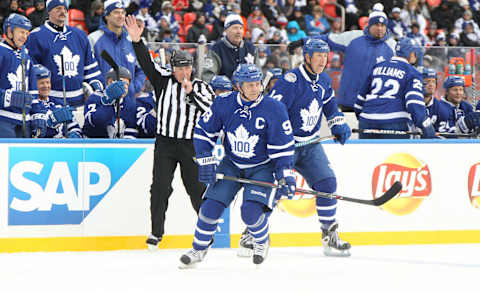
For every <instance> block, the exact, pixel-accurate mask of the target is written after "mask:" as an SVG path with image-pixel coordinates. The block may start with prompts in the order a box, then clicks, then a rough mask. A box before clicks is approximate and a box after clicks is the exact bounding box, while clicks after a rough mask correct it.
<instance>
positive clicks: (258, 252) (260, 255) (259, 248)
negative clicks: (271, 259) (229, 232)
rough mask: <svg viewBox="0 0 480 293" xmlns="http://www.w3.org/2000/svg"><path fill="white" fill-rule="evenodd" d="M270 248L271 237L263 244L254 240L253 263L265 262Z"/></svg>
mask: <svg viewBox="0 0 480 293" xmlns="http://www.w3.org/2000/svg"><path fill="white" fill-rule="evenodd" d="M269 248H270V238H269V239H268V240H267V242H265V243H262V244H259V243H256V242H253V263H254V264H256V265H257V266H258V265H260V264H261V263H263V261H264V260H265V259H266V258H267V255H268V249H269Z"/></svg>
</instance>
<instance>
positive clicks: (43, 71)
mask: <svg viewBox="0 0 480 293" xmlns="http://www.w3.org/2000/svg"><path fill="white" fill-rule="evenodd" d="M33 73H34V74H35V76H36V77H37V80H39V79H44V78H50V77H51V76H52V74H51V73H50V70H48V68H47V67H45V66H43V65H42V64H35V65H33Z"/></svg>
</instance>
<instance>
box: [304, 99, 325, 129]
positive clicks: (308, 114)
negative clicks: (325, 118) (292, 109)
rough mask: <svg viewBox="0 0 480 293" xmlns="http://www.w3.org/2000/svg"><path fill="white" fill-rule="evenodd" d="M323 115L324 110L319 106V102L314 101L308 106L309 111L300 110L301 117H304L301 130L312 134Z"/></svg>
mask: <svg viewBox="0 0 480 293" xmlns="http://www.w3.org/2000/svg"><path fill="white" fill-rule="evenodd" d="M321 114H322V108H321V107H320V106H319V105H318V101H317V100H313V101H312V102H311V103H310V106H308V109H302V110H300V116H301V117H302V127H301V128H300V129H301V130H303V131H305V132H310V131H312V130H313V128H314V127H315V125H317V122H318V119H320V115H321Z"/></svg>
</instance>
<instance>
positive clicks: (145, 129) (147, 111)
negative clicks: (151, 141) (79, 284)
mask: <svg viewBox="0 0 480 293" xmlns="http://www.w3.org/2000/svg"><path fill="white" fill-rule="evenodd" d="M154 97H155V94H154V92H149V93H143V92H142V93H140V95H139V96H138V97H137V98H136V99H135V101H136V103H137V130H138V138H153V137H155V133H156V130H157V115H156V112H155V109H156V108H157V107H156V106H155V99H154ZM152 109H153V111H152Z"/></svg>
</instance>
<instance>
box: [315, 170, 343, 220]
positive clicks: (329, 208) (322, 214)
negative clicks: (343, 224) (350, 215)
mask: <svg viewBox="0 0 480 293" xmlns="http://www.w3.org/2000/svg"><path fill="white" fill-rule="evenodd" d="M312 188H313V190H316V191H320V192H326V193H334V192H335V191H336V190H337V180H336V179H335V177H329V178H326V179H324V180H322V181H319V182H316V183H314V184H313V186H312ZM316 206H317V215H318V220H319V221H320V223H322V228H324V229H328V227H330V225H331V224H332V223H333V222H335V214H336V212H337V200H336V199H329V198H324V197H320V196H317V199H316Z"/></svg>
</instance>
